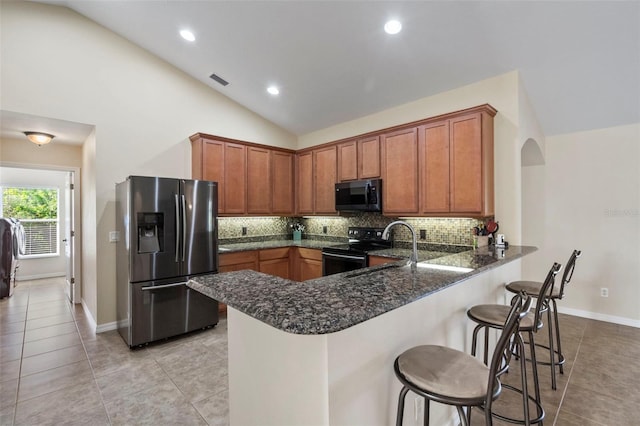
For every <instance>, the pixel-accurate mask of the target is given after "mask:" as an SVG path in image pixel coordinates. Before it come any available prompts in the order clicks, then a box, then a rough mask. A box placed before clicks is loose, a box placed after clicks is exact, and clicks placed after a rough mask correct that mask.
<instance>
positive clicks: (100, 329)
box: [81, 299, 118, 333]
mask: <svg viewBox="0 0 640 426" xmlns="http://www.w3.org/2000/svg"><path fill="white" fill-rule="evenodd" d="M81 303H82V310H83V311H84V314H85V315H86V316H87V320H88V321H89V324H90V325H91V328H92V329H93V330H95V332H96V333H104V332H105V331H111V330H117V329H118V323H117V322H116V321H113V322H108V323H106V324H100V325H98V324H97V323H96V319H95V318H94V317H93V315H92V314H91V311H90V310H89V307H88V306H87V304H86V303H84V299H82V302H81Z"/></svg>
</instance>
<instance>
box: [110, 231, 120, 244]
mask: <svg viewBox="0 0 640 426" xmlns="http://www.w3.org/2000/svg"><path fill="white" fill-rule="evenodd" d="M118 241H120V232H118V231H109V242H110V243H117V242H118Z"/></svg>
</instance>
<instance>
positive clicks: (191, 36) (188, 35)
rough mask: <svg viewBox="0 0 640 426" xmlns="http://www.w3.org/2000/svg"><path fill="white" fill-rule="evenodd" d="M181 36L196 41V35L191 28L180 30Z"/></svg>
mask: <svg viewBox="0 0 640 426" xmlns="http://www.w3.org/2000/svg"><path fill="white" fill-rule="evenodd" d="M180 36H181V37H182V38H183V39H185V40H187V41H196V36H195V35H194V34H193V33H192V32H191V31H189V30H180Z"/></svg>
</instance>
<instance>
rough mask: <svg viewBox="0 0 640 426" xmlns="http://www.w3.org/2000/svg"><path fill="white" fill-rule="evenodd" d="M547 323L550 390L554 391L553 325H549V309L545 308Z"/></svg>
mask: <svg viewBox="0 0 640 426" xmlns="http://www.w3.org/2000/svg"><path fill="white" fill-rule="evenodd" d="M547 322H548V327H547V328H548V329H549V363H550V364H551V389H553V390H556V388H557V386H556V362H555V351H554V349H553V334H554V333H553V325H552V324H551V307H550V306H549V307H548V308H547Z"/></svg>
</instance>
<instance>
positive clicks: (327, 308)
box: [187, 240, 536, 334]
mask: <svg viewBox="0 0 640 426" xmlns="http://www.w3.org/2000/svg"><path fill="white" fill-rule="evenodd" d="M303 241H304V240H303ZM325 243H326V242H325ZM261 248H264V247H261ZM535 250H536V248H535V247H528V246H510V247H509V248H508V249H507V250H498V251H497V252H496V251H494V249H493V247H483V248H480V249H477V250H469V251H466V252H462V253H457V254H447V255H446V256H442V257H437V258H433V259H431V260H427V261H424V262H419V263H418V266H417V267H416V268H411V267H410V266H408V265H407V264H406V260H401V261H398V262H394V263H388V264H385V265H380V266H376V267H372V268H364V269H359V270H356V271H350V272H344V273H341V274H335V275H330V276H327V277H322V278H316V279H313V280H309V281H305V282H297V281H291V280H287V279H284V278H278V277H274V276H271V275H266V274H263V273H260V272H255V271H249V270H244V271H237V272H228V273H223V274H211V275H203V276H200V277H195V278H193V279H192V280H190V281H189V282H188V283H187V286H189V287H190V288H192V289H194V290H196V291H199V292H201V293H203V294H205V295H207V296H209V297H211V298H213V299H216V300H219V301H221V302H224V303H226V304H227V305H229V306H231V307H233V308H235V309H238V310H239V311H241V312H243V313H245V314H247V315H249V316H251V317H253V318H255V319H257V320H259V321H262V322H264V323H266V324H269V325H271V326H273V327H275V328H277V329H280V330H283V331H286V332H289V333H295V334H326V333H334V332H337V331H340V330H344V329H346V328H349V327H352V326H354V325H356V324H358V323H361V322H364V321H367V320H369V319H371V318H373V317H376V316H378V315H381V314H383V313H385V312H388V311H391V310H393V309H396V308H399V307H401V306H404V305H406V304H409V303H411V302H413V301H416V300H418V299H421V298H423V297H425V296H428V295H430V294H432V293H435V292H437V291H440V290H443V289H445V288H447V287H449V286H452V285H455V284H457V283H460V282H462V281H464V280H466V279H468V278H470V277H472V276H474V275H476V274H479V273H481V272H483V271H486V270H488V269H492V268H496V267H498V266H501V265H503V264H505V263H508V262H511V261H513V260H516V259H518V258H521V257H523V256H525V255H527V254H529V253H532V252H534V251H535Z"/></svg>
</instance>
